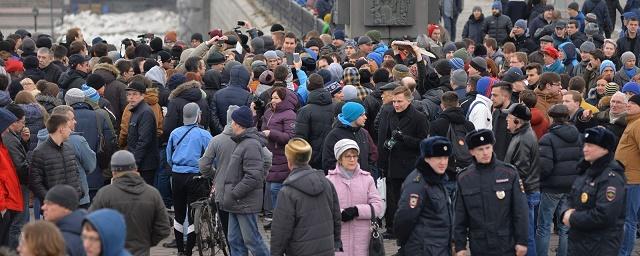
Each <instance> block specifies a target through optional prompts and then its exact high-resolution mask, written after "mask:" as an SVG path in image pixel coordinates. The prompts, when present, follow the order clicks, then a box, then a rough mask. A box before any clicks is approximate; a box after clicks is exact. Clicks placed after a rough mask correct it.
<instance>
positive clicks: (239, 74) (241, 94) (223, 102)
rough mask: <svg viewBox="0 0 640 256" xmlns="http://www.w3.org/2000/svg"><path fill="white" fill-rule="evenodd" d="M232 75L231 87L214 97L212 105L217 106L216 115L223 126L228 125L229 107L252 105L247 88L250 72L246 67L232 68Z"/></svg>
mask: <svg viewBox="0 0 640 256" xmlns="http://www.w3.org/2000/svg"><path fill="white" fill-rule="evenodd" d="M230 75H231V78H230V80H229V86H227V87H226V88H223V89H221V90H220V91H218V92H217V93H216V94H215V95H213V102H212V103H215V105H216V110H217V113H216V115H217V116H218V119H219V120H220V124H221V125H226V124H227V115H226V113H227V112H226V111H227V108H229V106H231V105H236V106H249V105H250V104H251V93H249V89H248V88H247V85H248V84H249V72H248V71H247V70H246V69H245V68H244V66H234V67H233V68H231V71H230Z"/></svg>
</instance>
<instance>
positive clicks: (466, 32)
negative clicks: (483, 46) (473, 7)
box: [462, 14, 484, 44]
mask: <svg viewBox="0 0 640 256" xmlns="http://www.w3.org/2000/svg"><path fill="white" fill-rule="evenodd" d="M483 27H484V14H481V15H480V19H476V18H475V17H473V14H471V15H470V16H469V20H467V23H465V24H464V28H463V29H462V38H471V39H472V40H473V41H474V42H476V44H479V43H482V42H483V41H484V30H482V28H483Z"/></svg>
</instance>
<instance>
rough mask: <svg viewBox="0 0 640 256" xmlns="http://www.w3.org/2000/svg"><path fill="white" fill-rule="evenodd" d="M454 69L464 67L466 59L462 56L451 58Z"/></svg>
mask: <svg viewBox="0 0 640 256" xmlns="http://www.w3.org/2000/svg"><path fill="white" fill-rule="evenodd" d="M449 65H451V69H452V70H458V69H464V61H463V60H462V59H461V58H458V57H454V58H451V59H450V60H449Z"/></svg>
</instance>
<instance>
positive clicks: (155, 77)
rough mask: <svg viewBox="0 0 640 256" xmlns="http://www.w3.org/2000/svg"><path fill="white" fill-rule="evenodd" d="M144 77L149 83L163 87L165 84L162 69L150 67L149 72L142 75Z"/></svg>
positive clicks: (165, 80)
mask: <svg viewBox="0 0 640 256" xmlns="http://www.w3.org/2000/svg"><path fill="white" fill-rule="evenodd" d="M144 76H145V77H146V78H149V80H151V81H156V82H158V83H160V84H162V85H163V86H164V85H165V84H167V79H166V77H165V72H164V69H162V68H161V67H160V66H155V67H152V68H151V69H149V71H147V73H146V74H144Z"/></svg>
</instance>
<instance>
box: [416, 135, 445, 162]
mask: <svg viewBox="0 0 640 256" xmlns="http://www.w3.org/2000/svg"><path fill="white" fill-rule="evenodd" d="M451 153H452V147H451V142H450V141H449V139H447V138H445V137H442V136H431V137H429V138H426V139H423V140H422V141H421V142H420V158H421V159H424V158H426V157H439V156H451Z"/></svg>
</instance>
